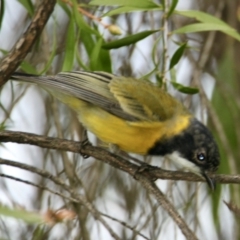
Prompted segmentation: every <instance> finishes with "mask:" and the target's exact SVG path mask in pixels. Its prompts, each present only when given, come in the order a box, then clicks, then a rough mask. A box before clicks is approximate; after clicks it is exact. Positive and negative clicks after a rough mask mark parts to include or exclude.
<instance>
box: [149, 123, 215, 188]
mask: <svg viewBox="0 0 240 240" xmlns="http://www.w3.org/2000/svg"><path fill="white" fill-rule="evenodd" d="M149 153H150V154H152V155H162V156H166V155H167V156H168V157H169V158H170V159H172V160H173V161H174V162H176V163H177V164H179V165H181V166H182V167H184V168H186V169H188V170H189V171H191V172H194V173H196V174H198V175H201V176H203V177H204V178H205V179H206V181H207V183H208V185H209V186H210V188H212V189H214V182H213V180H212V179H210V178H209V177H208V175H207V173H208V172H215V171H216V170H217V169H218V166H219V164H220V155H219V150H218V146H217V144H216V142H215V140H214V138H213V136H212V134H211V132H210V131H209V129H208V128H207V127H206V126H204V125H203V124H202V123H201V122H199V121H198V120H197V119H195V118H194V119H191V120H190V125H189V126H188V127H187V129H185V130H184V131H183V132H181V133H180V134H178V135H176V136H174V137H173V138H171V139H162V140H161V141H159V142H157V143H156V145H155V146H154V148H152V149H151V150H150V152H149Z"/></svg>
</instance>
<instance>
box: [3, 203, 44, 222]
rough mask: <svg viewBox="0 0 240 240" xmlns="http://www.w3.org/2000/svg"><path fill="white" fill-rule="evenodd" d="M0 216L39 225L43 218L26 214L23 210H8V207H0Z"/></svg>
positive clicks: (34, 214) (32, 213)
mask: <svg viewBox="0 0 240 240" xmlns="http://www.w3.org/2000/svg"><path fill="white" fill-rule="evenodd" d="M0 215H2V216H6V217H13V218H15V219H21V220H23V221H25V222H27V223H32V224H36V223H37V224H40V223H42V222H43V220H44V219H43V217H42V216H41V215H40V214H39V213H34V212H28V211H26V210H23V209H10V208H9V207H6V206H2V205H0Z"/></svg>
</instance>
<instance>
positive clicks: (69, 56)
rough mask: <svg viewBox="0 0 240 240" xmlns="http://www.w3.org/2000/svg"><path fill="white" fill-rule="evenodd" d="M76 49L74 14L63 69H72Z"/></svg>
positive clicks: (70, 24) (70, 23)
mask: <svg viewBox="0 0 240 240" xmlns="http://www.w3.org/2000/svg"><path fill="white" fill-rule="evenodd" d="M74 50H75V31H74V18H73V15H72V16H71V18H70V21H69V26H68V31H67V40H66V47H65V58H64V63H63V69H62V71H71V70H72V68H73V63H74Z"/></svg>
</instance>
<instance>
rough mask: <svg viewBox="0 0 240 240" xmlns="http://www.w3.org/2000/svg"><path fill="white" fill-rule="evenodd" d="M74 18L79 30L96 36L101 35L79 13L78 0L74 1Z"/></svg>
mask: <svg viewBox="0 0 240 240" xmlns="http://www.w3.org/2000/svg"><path fill="white" fill-rule="evenodd" d="M72 10H73V16H74V18H75V22H76V23H77V25H78V27H79V29H81V30H84V31H86V32H87V33H90V34H94V35H98V36H99V35H100V34H99V33H98V31H96V30H95V29H93V28H91V27H90V26H89V25H88V24H87V23H86V22H85V21H84V19H83V17H82V15H81V14H80V13H79V12H78V5H77V2H76V0H73V7H72Z"/></svg>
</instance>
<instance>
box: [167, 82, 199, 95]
mask: <svg viewBox="0 0 240 240" xmlns="http://www.w3.org/2000/svg"><path fill="white" fill-rule="evenodd" d="M171 84H172V86H173V87H174V88H175V89H177V90H178V91H179V92H182V93H186V94H196V93H198V92H199V90H198V89H197V88H191V87H186V86H184V85H182V84H180V83H177V82H174V81H171Z"/></svg>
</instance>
